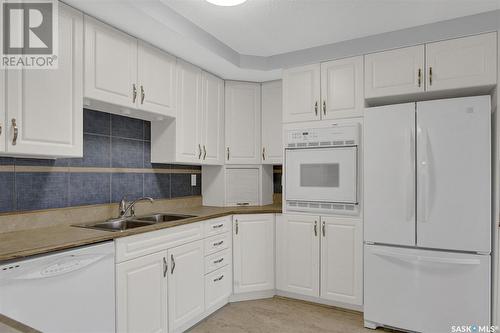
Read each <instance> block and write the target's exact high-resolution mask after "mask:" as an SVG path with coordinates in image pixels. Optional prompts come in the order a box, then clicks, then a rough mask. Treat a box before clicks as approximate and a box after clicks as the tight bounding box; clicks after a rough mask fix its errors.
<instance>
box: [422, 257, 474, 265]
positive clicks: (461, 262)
mask: <svg viewBox="0 0 500 333" xmlns="http://www.w3.org/2000/svg"><path fill="white" fill-rule="evenodd" d="M418 261H420V262H425V263H434V264H451V265H479V264H481V261H480V260H479V259H456V258H441V257H419V258H418Z"/></svg>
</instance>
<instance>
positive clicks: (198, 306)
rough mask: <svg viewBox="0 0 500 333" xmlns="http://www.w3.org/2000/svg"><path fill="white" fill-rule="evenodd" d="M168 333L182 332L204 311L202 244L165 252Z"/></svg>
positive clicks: (198, 242)
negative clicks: (166, 257) (166, 261)
mask: <svg viewBox="0 0 500 333" xmlns="http://www.w3.org/2000/svg"><path fill="white" fill-rule="evenodd" d="M168 260H169V266H168V267H169V269H170V271H169V273H168V315H169V320H168V321H169V332H183V331H184V330H186V329H187V328H189V327H190V326H192V325H193V324H194V323H195V322H196V321H197V319H199V318H200V316H201V315H202V314H203V312H204V311H205V278H204V254H203V241H202V240H200V241H196V242H192V243H188V244H186V245H181V246H178V247H175V248H173V249H170V250H168Z"/></svg>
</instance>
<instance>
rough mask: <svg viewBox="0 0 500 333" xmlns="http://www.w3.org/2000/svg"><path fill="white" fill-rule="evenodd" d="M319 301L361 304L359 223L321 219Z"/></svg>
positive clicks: (361, 237)
mask: <svg viewBox="0 0 500 333" xmlns="http://www.w3.org/2000/svg"><path fill="white" fill-rule="evenodd" d="M321 235H322V237H321V294H320V297H321V298H323V299H328V300H332V301H338V302H342V303H348V304H356V305H361V304H363V228H362V224H361V220H359V219H348V218H338V217H324V216H322V217H321Z"/></svg>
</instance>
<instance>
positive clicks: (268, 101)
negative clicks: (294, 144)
mask: <svg viewBox="0 0 500 333" xmlns="http://www.w3.org/2000/svg"><path fill="white" fill-rule="evenodd" d="M282 91H283V87H282V82H281V81H271V82H264V83H262V164H281V163H282V162H283V138H282V132H283V126H282V121H281V119H282V114H283V105H282V104H283V96H282Z"/></svg>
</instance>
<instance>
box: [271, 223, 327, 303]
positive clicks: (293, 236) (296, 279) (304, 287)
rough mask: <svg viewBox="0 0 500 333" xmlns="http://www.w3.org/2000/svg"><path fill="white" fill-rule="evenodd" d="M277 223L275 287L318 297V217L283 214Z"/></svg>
mask: <svg viewBox="0 0 500 333" xmlns="http://www.w3.org/2000/svg"><path fill="white" fill-rule="evenodd" d="M280 223H281V225H277V230H279V233H278V234H277V238H278V239H277V245H278V246H277V257H276V267H277V272H276V274H277V275H276V278H277V279H276V281H277V284H278V285H277V289H279V290H283V291H288V292H292V293H296V294H300V295H306V296H313V297H319V239H320V218H319V216H310V215H290V214H283V215H282V219H281V220H280Z"/></svg>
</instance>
